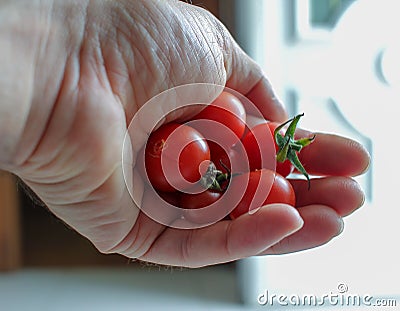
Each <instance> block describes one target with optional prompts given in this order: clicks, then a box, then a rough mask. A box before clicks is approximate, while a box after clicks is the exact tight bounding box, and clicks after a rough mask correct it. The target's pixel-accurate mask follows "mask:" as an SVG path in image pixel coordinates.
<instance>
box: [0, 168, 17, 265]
mask: <svg viewBox="0 0 400 311" xmlns="http://www.w3.org/2000/svg"><path fill="white" fill-rule="evenodd" d="M20 231H21V226H20V218H19V204H18V195H17V186H16V183H15V179H14V177H13V176H12V175H11V174H8V173H5V172H2V171H0V271H8V270H13V269H16V268H18V267H19V266H20V265H21V242H20V237H21V232H20Z"/></svg>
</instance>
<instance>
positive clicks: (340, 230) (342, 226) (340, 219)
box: [336, 217, 344, 236]
mask: <svg viewBox="0 0 400 311" xmlns="http://www.w3.org/2000/svg"><path fill="white" fill-rule="evenodd" d="M338 222H339V226H340V227H339V231H338V233H337V234H336V236H338V235H340V234H341V233H342V232H343V230H344V221H343V218H341V217H339V218H338Z"/></svg>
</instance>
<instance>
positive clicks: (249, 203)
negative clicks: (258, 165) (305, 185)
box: [230, 169, 296, 219]
mask: <svg viewBox="0 0 400 311" xmlns="http://www.w3.org/2000/svg"><path fill="white" fill-rule="evenodd" d="M246 184H247V188H246V191H245V193H244V195H243V197H242V199H241V200H240V202H239V204H237V205H236V207H235V209H234V210H233V211H232V212H231V213H230V217H231V218H232V219H235V218H237V217H239V216H240V215H243V214H245V213H247V212H248V211H249V209H252V210H253V209H256V208H258V207H261V206H263V205H266V204H272V203H285V204H289V205H292V206H294V205H295V203H296V197H295V193H294V190H293V187H292V185H291V184H290V183H289V181H288V180H287V179H285V178H284V177H282V176H281V175H279V174H277V173H276V172H274V171H271V170H266V169H262V170H257V171H252V172H250V173H246V174H242V175H238V176H234V177H233V178H232V180H231V185H230V187H233V189H232V191H234V192H237V191H243V190H242V189H243V185H246ZM268 190H269V192H268Z"/></svg>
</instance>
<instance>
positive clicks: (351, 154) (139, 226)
mask: <svg viewBox="0 0 400 311" xmlns="http://www.w3.org/2000/svg"><path fill="white" fill-rule="evenodd" d="M13 13H15V14H13ZM0 17H1V18H0V21H1V22H0V24H1V25H0V29H1V30H0V42H1V43H2V47H3V48H2V50H1V51H0V56H1V59H6V60H7V61H6V62H2V63H1V64H0V71H1V72H2V78H0V79H1V80H0V95H1V96H0V134H1V135H2V138H3V139H2V141H1V142H0V167H1V168H3V169H6V170H8V171H11V172H12V173H14V174H16V175H18V176H19V177H20V178H21V179H22V180H23V181H24V182H25V183H26V184H27V185H29V187H31V189H33V191H34V192H35V193H36V194H37V195H38V196H39V197H40V198H41V200H43V202H44V203H45V204H46V205H47V206H48V208H49V209H50V211H51V212H52V213H54V214H55V215H56V216H57V217H59V218H60V219H62V220H63V221H64V222H65V223H67V224H68V225H69V226H70V227H72V228H74V229H75V230H76V231H78V232H79V233H80V234H82V235H84V236H85V237H87V238H88V239H89V240H90V241H91V242H92V243H93V244H94V245H95V246H96V247H97V248H98V249H99V250H100V251H101V252H104V253H119V254H122V255H124V256H127V257H130V258H137V259H139V260H144V261H149V262H153V263H158V264H167V265H176V266H187V267H200V266H205V265H211V264H217V263H222V262H228V261H232V260H236V259H239V258H244V257H248V256H252V255H258V254H260V255H261V254H280V253H287V252H294V251H299V250H303V249H307V248H311V247H315V246H318V245H321V244H323V243H326V242H327V241H329V240H330V239H331V238H332V237H334V236H336V235H337V234H339V233H340V231H341V229H342V226H343V222H342V217H343V216H345V215H348V214H350V213H351V212H352V211H354V210H355V209H357V208H358V207H360V206H361V205H362V203H363V200H364V196H363V193H362V191H361V189H360V187H359V185H358V184H357V183H356V182H355V181H353V180H352V179H351V178H350V177H349V176H353V175H357V174H360V173H362V172H363V171H365V169H366V168H367V166H368V163H369V158H368V155H367V153H366V151H365V149H364V148H363V147H362V146H360V145H359V144H358V143H356V142H353V141H350V140H348V139H344V138H341V137H338V136H334V135H328V134H318V135H317V139H316V141H315V142H314V143H313V144H312V145H311V146H309V147H308V149H309V150H307V152H305V153H304V154H303V156H302V161H303V163H304V164H305V165H306V167H307V169H308V171H309V173H311V174H314V175H320V176H324V175H329V176H327V177H324V178H321V179H316V180H312V182H311V190H310V191H307V184H306V183H305V182H304V181H303V180H294V181H292V183H293V186H294V189H295V191H296V197H297V198H298V199H297V205H298V206H297V207H298V208H294V207H291V206H288V205H283V204H273V205H270V206H265V207H263V208H261V209H260V210H259V211H258V212H257V213H255V214H254V215H247V214H246V215H243V216H242V217H240V218H238V219H236V220H234V221H220V222H218V223H216V224H214V225H211V226H208V227H206V228H202V229H195V230H182V229H174V228H169V227H165V226H163V225H161V224H159V223H157V222H155V221H153V220H152V219H150V218H148V217H147V216H146V215H145V214H143V213H141V212H140V210H139V209H138V208H137V207H136V206H135V204H134V203H133V201H132V199H131V197H130V195H129V193H128V191H127V187H126V186H125V182H124V178H123V173H122V168H121V150H122V144H123V139H124V135H125V132H126V129H127V126H128V124H129V123H130V121H131V119H132V118H133V116H134V115H135V112H136V111H137V110H138V109H139V108H140V107H141V106H142V105H144V104H145V103H146V101H148V100H149V99H150V98H152V97H153V96H154V95H157V94H158V93H160V92H162V91H165V90H167V89H169V88H172V87H174V86H177V85H182V84H186V83H195V82H207V83H215V84H219V85H226V86H227V87H229V88H232V89H234V90H236V91H238V92H240V93H241V94H244V95H246V96H247V97H248V98H249V99H250V100H251V101H252V102H253V103H254V104H255V105H256V106H257V107H258V108H259V109H260V110H261V112H262V113H263V115H264V116H265V117H266V118H268V119H270V120H274V121H283V120H285V119H286V117H287V116H286V113H285V110H284V108H283V106H282V105H281V104H280V102H279V100H278V99H277V98H276V97H275V95H274V94H273V91H272V89H271V87H270V84H269V82H268V81H267V78H266V77H265V76H264V75H263V73H262V71H261V70H260V68H259V67H258V66H257V64H255V63H254V62H253V61H252V60H251V59H250V58H249V57H248V56H247V55H246V54H244V53H243V51H242V50H241V49H240V48H239V47H238V45H237V44H236V43H235V42H234V41H233V39H232V37H231V36H230V34H229V33H228V32H227V30H226V29H225V28H224V27H223V26H222V25H221V24H220V22H219V21H218V20H217V19H216V18H214V17H213V16H212V15H211V14H210V13H208V12H207V11H205V10H203V9H201V8H198V7H196V6H192V5H189V4H186V3H182V2H178V1H172V0H171V1H155V0H138V1H129V0H119V1H106V0H99V1H90V2H89V1H80V0H75V1H72V0H67V1H64V0H58V1H56V0H54V1H50V0H48V1H31V0H29V1H9V2H7V3H3V4H1V5H0ZM162 112H163V107H160V110H159V111H155V112H154V113H157V114H160V116H161V115H162ZM191 113H193V112H191V111H190V109H187V110H181V111H180V113H179V115H178V114H172V115H171V116H170V117H169V118H168V120H165V122H167V121H170V120H173V119H175V118H178V117H182V115H183V116H185V115H186V114H187V115H190V114H191ZM143 135H146V133H143ZM131 144H132V147H133V150H134V151H135V150H139V149H140V148H141V147H142V146H141V145H140V144H138V143H136V142H135V141H133V142H131ZM338 151H340V154H339V155H338ZM316 152H318V153H319V154H318V157H316V156H315V154H316ZM332 152H333V153H334V154H335V153H336V158H335V161H331V160H326V159H331V158H332V157H329V154H332ZM311 160H312V161H311ZM132 166H134V163H132ZM133 187H134V189H135V191H137V192H140V191H141V187H140V185H138V184H135V183H134V184H133ZM337 194H340V195H337Z"/></svg>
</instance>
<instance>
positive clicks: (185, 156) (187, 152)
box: [145, 123, 210, 192]
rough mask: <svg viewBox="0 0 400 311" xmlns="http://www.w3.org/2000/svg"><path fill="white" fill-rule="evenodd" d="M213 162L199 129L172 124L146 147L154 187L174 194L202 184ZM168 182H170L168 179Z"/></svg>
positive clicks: (151, 139)
mask: <svg viewBox="0 0 400 311" xmlns="http://www.w3.org/2000/svg"><path fill="white" fill-rule="evenodd" d="M209 160H210V150H209V147H208V145H207V142H206V140H205V139H204V137H203V136H202V135H201V134H200V133H199V132H198V131H196V130H195V129H193V128H191V127H189V126H186V125H182V124H178V123H168V124H165V125H163V126H161V127H160V128H159V129H157V130H156V131H155V132H153V133H152V134H151V135H150V137H149V139H148V141H147V144H146V147H145V168H146V172H147V176H148V178H149V180H150V183H151V184H152V186H153V187H154V188H155V189H156V190H159V191H164V192H172V191H175V190H183V189H187V188H189V187H191V186H192V184H190V183H195V182H197V181H199V179H200V178H201V176H202V174H203V173H205V171H206V167H204V165H201V164H202V163H203V162H204V161H209ZM167 179H168V180H167Z"/></svg>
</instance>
